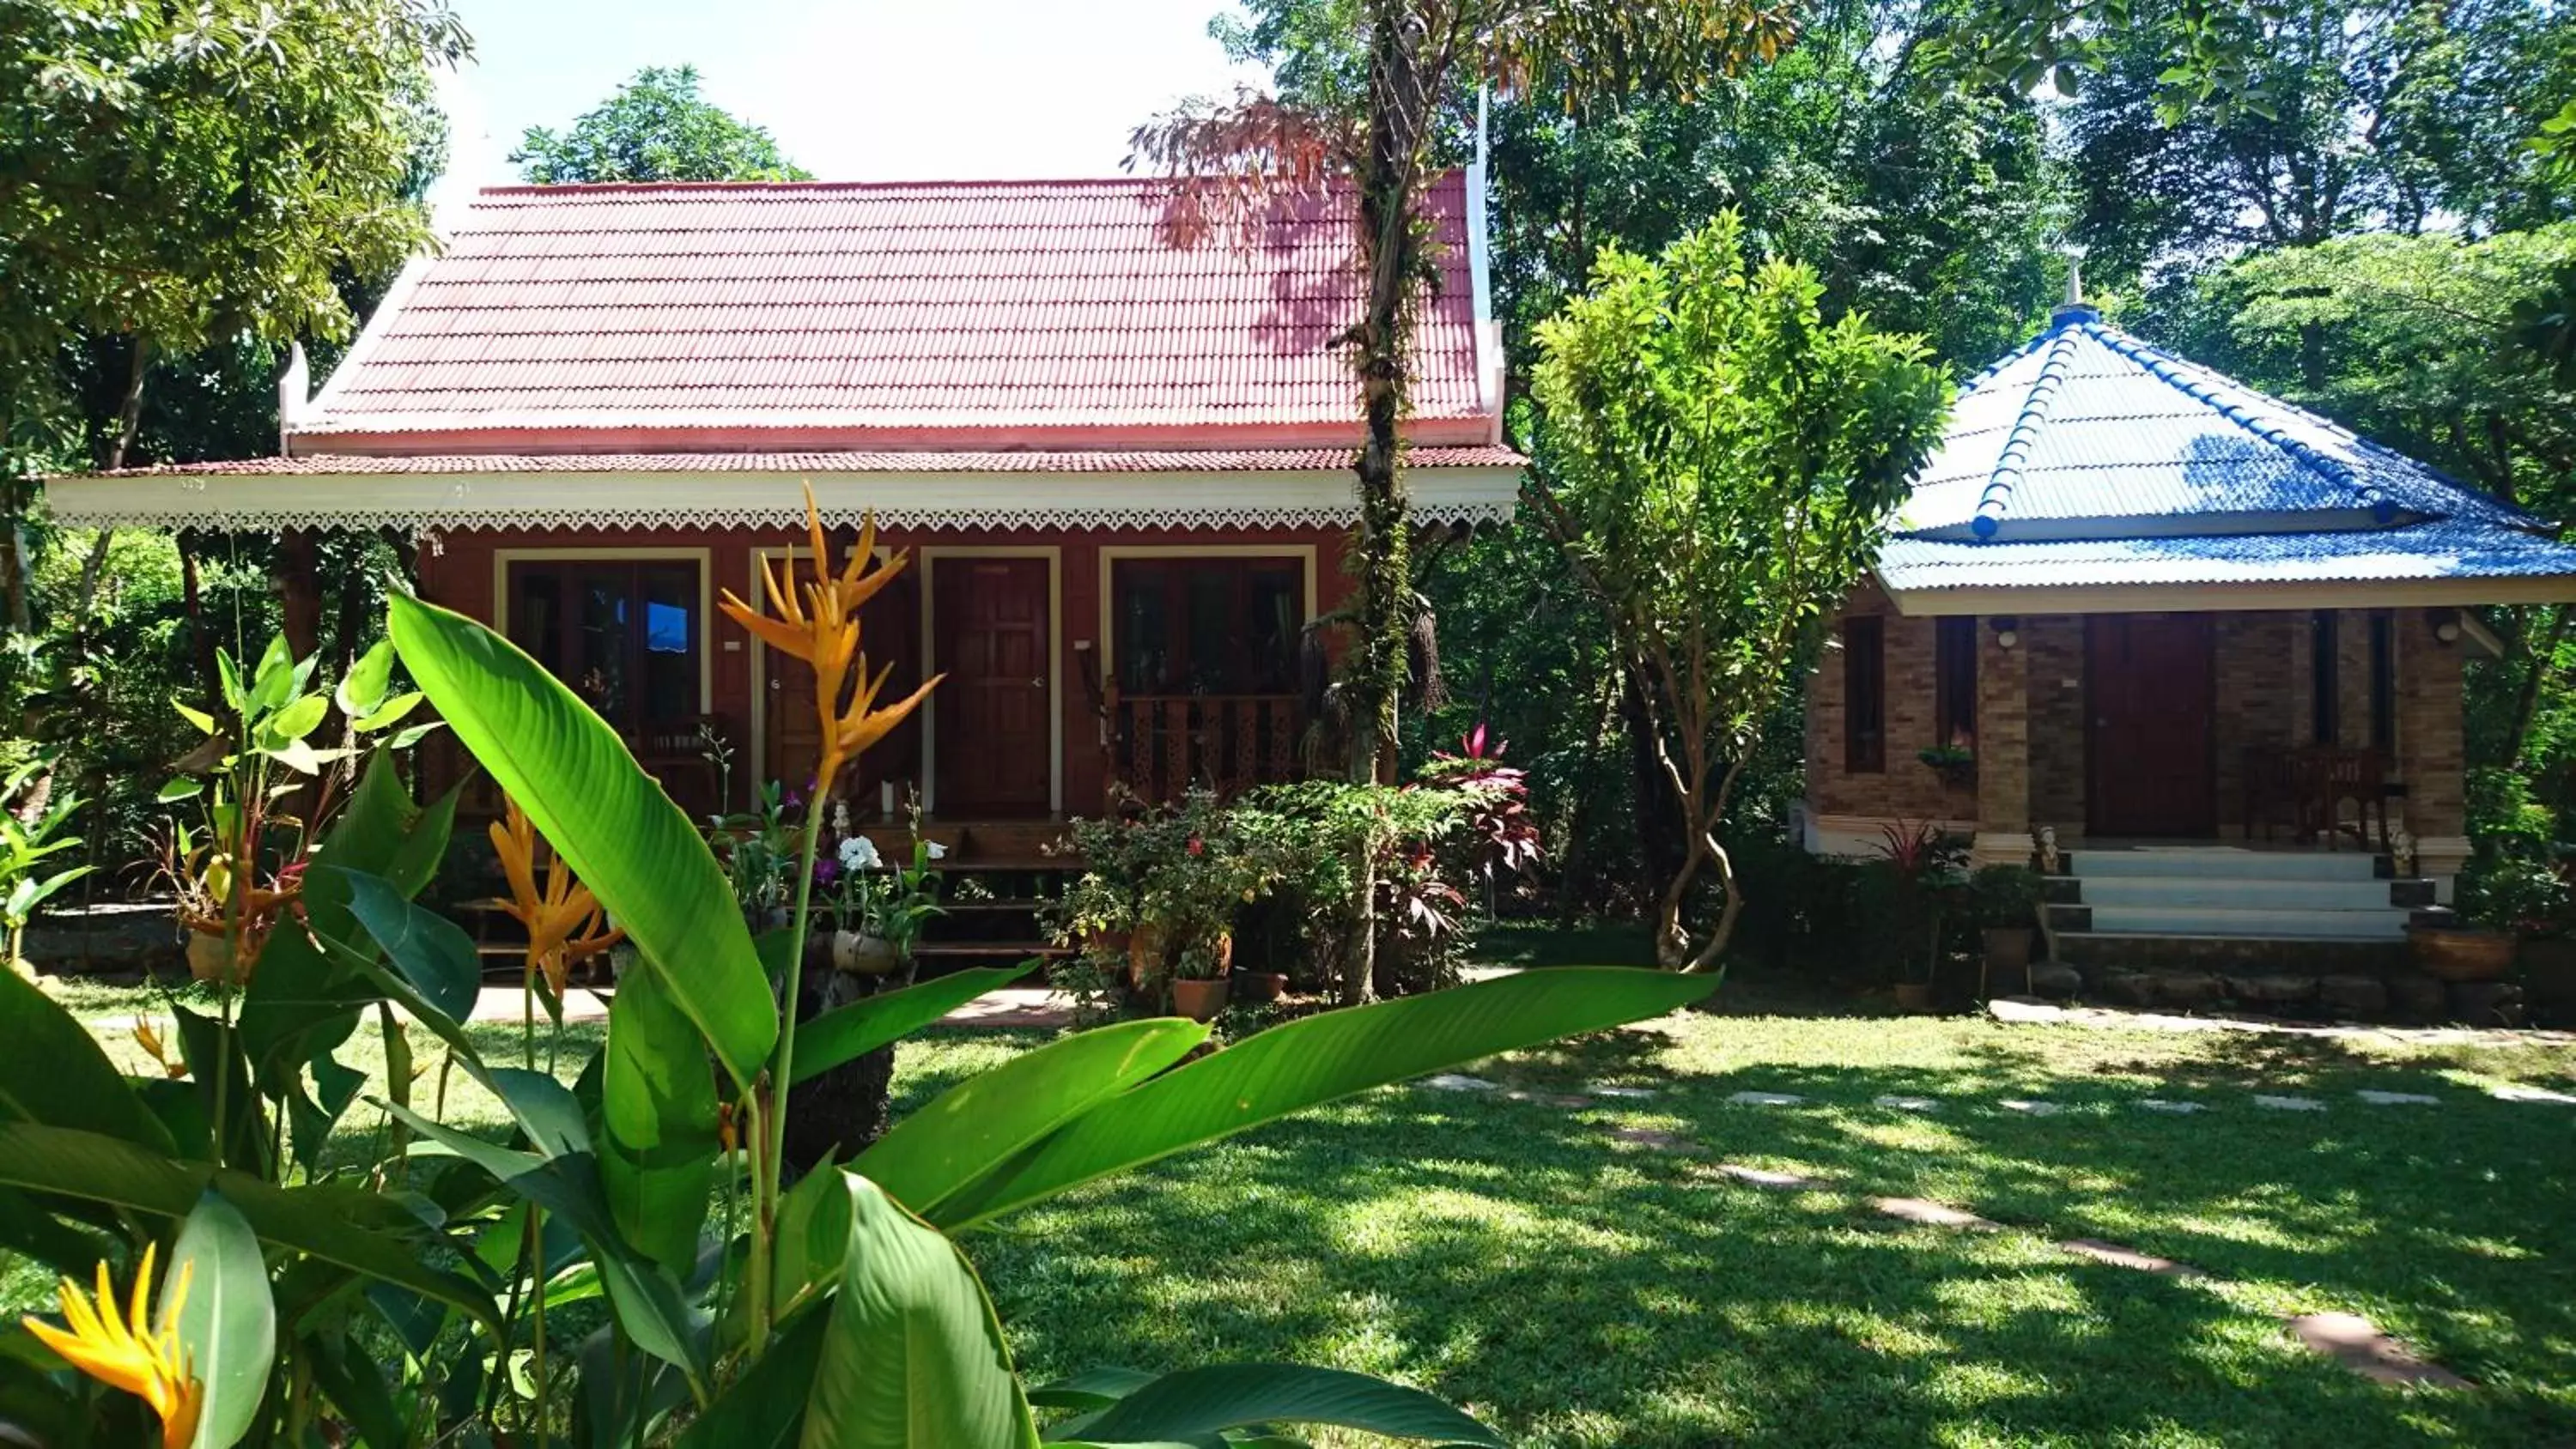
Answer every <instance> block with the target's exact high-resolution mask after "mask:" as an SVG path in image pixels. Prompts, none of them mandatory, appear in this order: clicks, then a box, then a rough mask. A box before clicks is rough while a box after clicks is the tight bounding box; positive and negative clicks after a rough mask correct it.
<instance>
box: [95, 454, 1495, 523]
mask: <svg viewBox="0 0 2576 1449" xmlns="http://www.w3.org/2000/svg"><path fill="white" fill-rule="evenodd" d="M1405 480H1406V485H1407V491H1408V492H1409V493H1410V495H1411V500H1412V510H1413V513H1414V514H1415V515H1416V516H1417V517H1418V518H1419V519H1421V521H1423V522H1425V523H1432V524H1454V523H1469V524H1474V523H1501V522H1507V521H1508V520H1509V519H1510V518H1511V515H1512V509H1513V506H1514V504H1515V502H1516V500H1517V499H1518V497H1519V487H1520V470H1519V469H1518V468H1510V467H1470V468H1418V469H1412V470H1409V471H1408V472H1407V473H1406V475H1405ZM808 484H810V485H811V486H812V487H813V490H814V498H815V502H816V503H817V505H818V506H819V507H820V508H821V509H822V511H823V514H824V516H825V517H826V518H829V519H832V520H834V521H836V522H843V521H855V520H856V519H857V518H859V516H860V515H862V514H868V513H873V514H875V515H876V517H877V519H878V520H879V521H880V522H882V523H884V524H885V525H887V526H888V527H891V528H901V529H1023V528H1026V529H1198V528H1289V527H1347V526H1350V525H1353V524H1356V523H1357V522H1358V521H1359V513H1358V507H1357V504H1356V502H1355V500H1354V497H1353V494H1352V491H1351V481H1350V473H1349V472H1348V471H1347V470H1345V469H1339V468H1333V469H1304V470H1295V471H1277V472H1252V471H1210V472H1152V473H959V472H938V473H886V472H868V473H761V474H743V473H724V474H714V473H661V472H656V473H559V472H545V473H474V474H464V475H460V474H453V473H443V474H442V473H419V474H400V473H396V474H387V473H296V474H243V473H229V474H227V473H214V474H206V473H167V474H148V473H147V474H126V475H123V476H119V477H64V478H57V479H54V480H53V481H52V482H51V483H49V484H48V485H47V486H46V499H47V502H48V503H49V505H50V507H51V511H52V514H53V517H54V518H55V520H56V521H58V522H61V523H65V524H70V525H75V526H84V527H117V528H129V527H141V528H154V527H159V528H208V529H219V530H221V529H237V530H243V531H268V530H273V529H285V528H312V529H366V530H374V529H381V528H393V529H402V530H408V531H410V532H413V533H436V532H441V531H447V530H459V529H547V528H626V529H661V528H669V529H719V528H779V527H791V526H794V525H797V524H800V523H802V522H803V521H804V518H805V488H806V486H807V485H808Z"/></svg>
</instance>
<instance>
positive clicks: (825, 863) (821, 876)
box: [814, 855, 841, 890]
mask: <svg viewBox="0 0 2576 1449" xmlns="http://www.w3.org/2000/svg"><path fill="white" fill-rule="evenodd" d="M840 878H841V863H840V862H839V861H837V860H834V859H833V858H832V857H830V856H828V855H818V856H816V857H814V884H816V885H818V886H821V887H822V888H823V889H825V890H830V889H831V888H832V882H834V881H836V880H839V879H840Z"/></svg>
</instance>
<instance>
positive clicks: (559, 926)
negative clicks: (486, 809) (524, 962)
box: [492, 797, 626, 997]
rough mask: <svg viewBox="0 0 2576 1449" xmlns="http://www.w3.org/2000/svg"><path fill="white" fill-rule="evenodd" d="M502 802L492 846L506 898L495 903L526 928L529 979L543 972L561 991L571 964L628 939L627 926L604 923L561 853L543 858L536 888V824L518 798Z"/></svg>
mask: <svg viewBox="0 0 2576 1449" xmlns="http://www.w3.org/2000/svg"><path fill="white" fill-rule="evenodd" d="M502 803H503V804H504V805H505V806H507V807H508V813H507V815H506V816H505V818H503V819H500V820H495V821H493V822H492V850H493V853H494V854H496V855H498V856H500V857H501V873H502V874H503V875H504V876H506V877H507V878H508V879H509V882H510V898H509V899H508V900H505V901H495V902H493V904H494V905H497V906H499V907H500V908H501V910H502V911H503V912H504V913H505V914H507V915H508V916H509V917H510V918H511V919H513V920H515V921H517V922H518V923H519V924H520V925H522V926H524V927H526V928H527V932H528V967H527V970H528V976H529V979H530V980H534V979H535V978H536V976H537V974H538V973H540V972H542V973H544V975H545V978H546V985H548V986H549V987H552V988H553V989H554V993H555V995H556V996H558V997H561V996H562V995H563V993H564V985H565V983H566V982H568V981H570V980H571V979H572V968H573V967H575V966H577V965H579V964H580V963H582V962H584V961H587V960H589V959H590V958H591V957H593V956H596V955H598V954H599V953H600V952H602V951H605V950H607V949H608V948H609V947H611V946H614V945H616V944H617V943H618V942H620V941H622V940H624V939H626V931H625V928H624V927H622V926H620V927H608V928H606V929H602V927H603V924H604V921H603V917H602V914H601V912H600V909H599V901H598V898H597V897H594V896H593V895H591V893H590V888H589V887H588V886H585V885H583V884H581V883H580V882H578V881H576V880H574V879H573V878H572V872H571V871H569V870H567V869H565V868H564V862H563V856H562V855H561V854H560V853H558V854H557V855H555V856H554V857H553V858H552V859H550V860H548V861H547V862H546V888H545V890H544V891H543V892H542V893H541V892H539V891H538V889H537V865H536V860H537V827H536V826H535V825H534V824H531V823H530V822H529V820H528V812H526V811H524V810H522V809H520V808H519V802H518V801H516V800H511V799H508V798H506V797H504V799H503V801H502Z"/></svg>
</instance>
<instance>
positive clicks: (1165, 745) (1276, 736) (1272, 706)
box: [1109, 694, 1305, 801]
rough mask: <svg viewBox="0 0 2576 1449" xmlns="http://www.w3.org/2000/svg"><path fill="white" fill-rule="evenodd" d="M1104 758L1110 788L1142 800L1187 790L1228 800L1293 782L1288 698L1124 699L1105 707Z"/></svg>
mask: <svg viewBox="0 0 2576 1449" xmlns="http://www.w3.org/2000/svg"><path fill="white" fill-rule="evenodd" d="M1109 727H1110V735H1109V755H1110V763H1111V766H1112V769H1113V770H1114V772H1115V774H1116V776H1117V779H1118V782H1119V783H1120V784H1122V785H1124V786H1126V787H1127V788H1128V789H1129V790H1131V791H1133V792H1135V794H1136V795H1138V796H1139V797H1141V798H1143V799H1146V800H1153V801H1164V800H1172V799H1177V798H1178V797H1179V796H1180V795H1181V794H1182V793H1183V792H1185V791H1187V790H1189V789H1190V788H1191V787H1193V786H1199V787H1203V788H1206V789H1211V790H1214V791H1216V792H1217V793H1218V794H1220V795H1232V794H1235V793H1236V792H1238V791H1241V790H1244V789H1247V788H1249V787H1251V786H1254V785H1267V784H1271V783H1273V782H1275V781H1280V780H1290V779H1295V778H1296V777H1297V775H1298V774H1299V773H1300V772H1299V770H1298V767H1297V759H1298V753H1299V752H1298V736H1299V735H1300V733H1302V732H1303V730H1304V727H1305V726H1304V721H1302V720H1301V719H1300V718H1299V717H1298V709H1297V696H1295V695H1293V694H1128V695H1121V696H1119V697H1118V698H1116V699H1115V700H1113V701H1112V702H1111V704H1110V706H1109Z"/></svg>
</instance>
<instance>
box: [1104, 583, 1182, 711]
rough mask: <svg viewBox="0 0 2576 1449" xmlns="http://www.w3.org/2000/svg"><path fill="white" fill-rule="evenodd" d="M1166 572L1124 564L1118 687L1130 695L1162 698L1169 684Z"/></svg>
mask: <svg viewBox="0 0 2576 1449" xmlns="http://www.w3.org/2000/svg"><path fill="white" fill-rule="evenodd" d="M1163 578H1164V574H1163V571H1162V570H1161V569H1159V568H1155V567H1153V566H1151V565H1147V564H1133V563H1122V564H1119V565H1118V566H1117V572H1116V574H1115V575H1114V576H1113V580H1112V582H1113V584H1114V586H1115V587H1116V589H1117V592H1118V687H1119V688H1120V689H1123V690H1125V691H1127V692H1128V693H1130V694H1160V693H1163V692H1164V687H1165V685H1166V682H1167V676H1168V672H1169V671H1168V665H1169V662H1170V654H1171V641H1170V639H1169V637H1168V630H1167V629H1166V627H1165V623H1166V621H1165V619H1164V602H1163Z"/></svg>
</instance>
